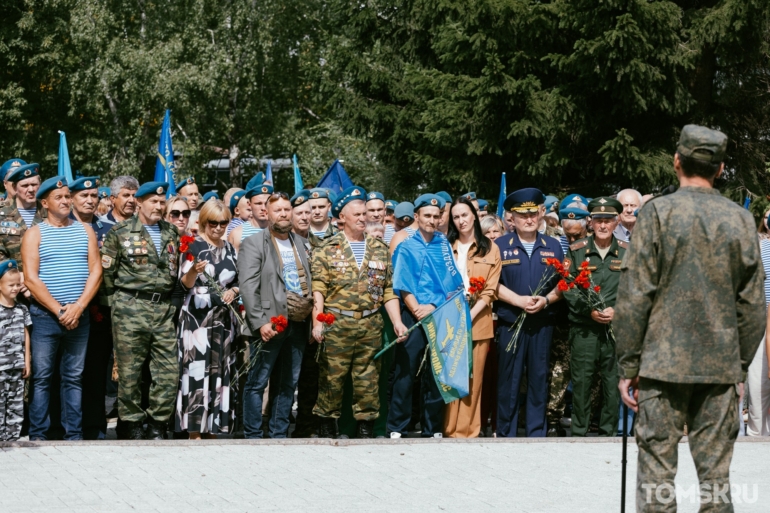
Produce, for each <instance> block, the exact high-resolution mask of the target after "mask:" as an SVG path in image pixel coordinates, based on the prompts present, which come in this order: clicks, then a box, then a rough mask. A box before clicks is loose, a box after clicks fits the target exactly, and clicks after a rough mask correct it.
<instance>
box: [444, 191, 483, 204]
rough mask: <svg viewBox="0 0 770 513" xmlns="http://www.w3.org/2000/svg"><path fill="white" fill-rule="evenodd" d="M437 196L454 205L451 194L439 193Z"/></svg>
mask: <svg viewBox="0 0 770 513" xmlns="http://www.w3.org/2000/svg"><path fill="white" fill-rule="evenodd" d="M436 196H438V197H439V198H444V201H446V202H447V203H452V196H450V195H449V193H448V192H446V191H439V192H437V193H436ZM474 197H475V196H474Z"/></svg>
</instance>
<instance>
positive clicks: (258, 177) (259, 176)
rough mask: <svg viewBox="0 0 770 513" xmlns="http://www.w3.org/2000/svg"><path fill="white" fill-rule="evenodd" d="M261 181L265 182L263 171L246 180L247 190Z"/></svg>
mask: <svg viewBox="0 0 770 513" xmlns="http://www.w3.org/2000/svg"><path fill="white" fill-rule="evenodd" d="M263 183H265V173H263V172H262V171H260V172H259V173H257V174H256V175H254V176H252V177H251V180H249V181H248V182H246V190H247V191H248V190H249V189H253V188H254V187H256V186H257V185H262V184H263Z"/></svg>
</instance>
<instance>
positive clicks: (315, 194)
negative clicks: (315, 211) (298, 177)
mask: <svg viewBox="0 0 770 513" xmlns="http://www.w3.org/2000/svg"><path fill="white" fill-rule="evenodd" d="M309 192H310V199H328V200H329V201H331V198H330V197H329V193H328V192H327V191H326V189H322V188H320V187H315V188H313V189H310V190H309Z"/></svg>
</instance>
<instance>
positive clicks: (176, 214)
mask: <svg viewBox="0 0 770 513" xmlns="http://www.w3.org/2000/svg"><path fill="white" fill-rule="evenodd" d="M169 215H170V216H171V217H172V218H174V219H176V218H177V217H179V216H180V215H181V216H182V217H184V218H188V217H190V211H189V210H182V211H179V210H172V211H171V212H169Z"/></svg>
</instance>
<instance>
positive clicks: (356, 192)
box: [332, 185, 366, 217]
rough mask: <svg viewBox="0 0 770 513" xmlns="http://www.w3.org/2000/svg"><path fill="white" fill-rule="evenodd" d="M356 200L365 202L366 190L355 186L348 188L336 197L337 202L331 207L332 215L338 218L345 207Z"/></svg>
mask: <svg viewBox="0 0 770 513" xmlns="http://www.w3.org/2000/svg"><path fill="white" fill-rule="evenodd" d="M356 200H361V201H366V190H364V188H363V187H359V186H357V185H354V186H352V187H348V188H347V189H345V190H344V191H342V192H341V193H340V194H339V196H337V200H336V201H335V202H334V204H333V205H332V215H333V216H334V217H339V216H340V212H342V209H343V208H344V207H345V205H347V204H348V203H350V202H351V201H356Z"/></svg>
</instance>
